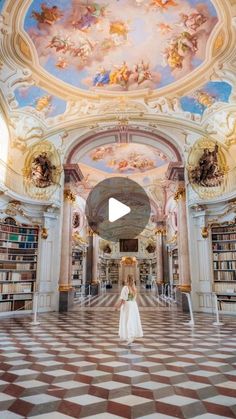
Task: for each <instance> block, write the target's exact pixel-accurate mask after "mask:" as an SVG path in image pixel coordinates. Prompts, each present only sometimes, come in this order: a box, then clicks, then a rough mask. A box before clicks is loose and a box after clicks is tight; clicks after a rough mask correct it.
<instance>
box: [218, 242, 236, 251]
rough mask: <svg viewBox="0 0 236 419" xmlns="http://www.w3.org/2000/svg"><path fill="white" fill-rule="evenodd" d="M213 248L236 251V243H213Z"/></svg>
mask: <svg viewBox="0 0 236 419" xmlns="http://www.w3.org/2000/svg"><path fill="white" fill-rule="evenodd" d="M212 249H213V250H235V251H236V243H235V242H232V243H213V244H212Z"/></svg>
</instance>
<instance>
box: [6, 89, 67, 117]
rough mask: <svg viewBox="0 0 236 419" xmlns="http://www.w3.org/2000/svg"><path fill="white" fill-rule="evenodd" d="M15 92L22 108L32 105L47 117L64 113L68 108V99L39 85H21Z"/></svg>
mask: <svg viewBox="0 0 236 419" xmlns="http://www.w3.org/2000/svg"><path fill="white" fill-rule="evenodd" d="M14 94H15V98H16V100H17V103H18V106H19V107H20V108H23V107H32V108H34V109H35V110H36V111H37V112H39V113H40V114H41V115H43V116H45V117H47V118H48V117H54V116H57V115H60V114H63V113H64V112H65V110H66V104H67V102H66V101H64V100H62V99H60V98H58V97H56V96H53V95H51V94H50V93H49V92H47V91H46V90H43V89H41V88H40V87H38V86H29V87H19V88H17V89H16V90H15V91H14Z"/></svg>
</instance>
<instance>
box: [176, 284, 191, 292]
mask: <svg viewBox="0 0 236 419" xmlns="http://www.w3.org/2000/svg"><path fill="white" fill-rule="evenodd" d="M177 288H178V289H179V290H180V291H181V292H191V285H190V284H189V285H187V284H182V285H177Z"/></svg>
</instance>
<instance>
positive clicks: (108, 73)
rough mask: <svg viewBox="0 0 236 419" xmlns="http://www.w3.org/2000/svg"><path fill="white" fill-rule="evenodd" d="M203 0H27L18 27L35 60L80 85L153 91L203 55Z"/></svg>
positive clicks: (209, 19) (206, 12)
mask: <svg viewBox="0 0 236 419" xmlns="http://www.w3.org/2000/svg"><path fill="white" fill-rule="evenodd" d="M217 22H218V18H217V13H216V9H215V8H214V6H213V4H212V2H211V1H210V0H205V1H204V2H202V1H199V0H112V1H109V2H106V0H97V1H96V2H93V1H90V0H84V1H78V0H48V1H42V0H33V1H32V3H31V5H30V7H29V9H28V11H27V14H26V16H25V21H24V30H25V31H26V32H27V33H28V35H29V37H30V38H31V40H32V41H33V43H34V46H35V48H36V51H37V55H38V59H39V63H40V65H41V66H42V67H43V68H44V70H46V71H47V72H49V73H50V74H52V75H53V76H55V77H57V78H58V79H60V80H62V81H64V82H66V83H68V84H70V85H73V86H76V87H78V88H81V89H85V90H88V89H90V90H91V89H92V90H93V89H95V90H99V89H100V90H101V89H102V90H108V91H118V92H119V91H137V90H139V89H144V88H150V89H158V88H161V87H165V86H168V85H170V84H171V83H173V82H175V81H177V80H180V79H181V78H183V77H185V76H188V75H189V74H190V73H191V72H193V71H194V70H195V69H196V68H198V67H199V66H200V65H201V64H202V63H203V62H204V60H205V59H206V49H207V48H206V44H207V41H208V40H209V37H210V35H211V34H212V31H213V29H214V28H215V26H216V24H217Z"/></svg>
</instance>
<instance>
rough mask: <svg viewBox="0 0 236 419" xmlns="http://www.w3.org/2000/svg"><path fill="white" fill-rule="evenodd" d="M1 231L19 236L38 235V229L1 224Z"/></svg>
mask: <svg viewBox="0 0 236 419" xmlns="http://www.w3.org/2000/svg"><path fill="white" fill-rule="evenodd" d="M0 229H1V231H2V232H6V233H19V234H34V235H37V234H38V229H37V228H28V227H16V226H11V225H7V224H0Z"/></svg>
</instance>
